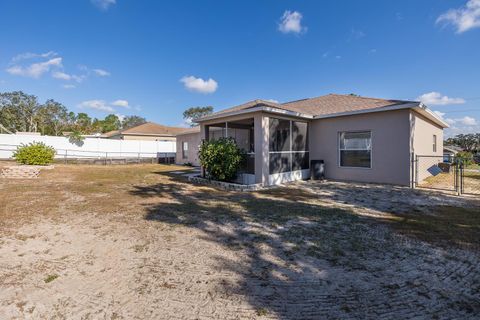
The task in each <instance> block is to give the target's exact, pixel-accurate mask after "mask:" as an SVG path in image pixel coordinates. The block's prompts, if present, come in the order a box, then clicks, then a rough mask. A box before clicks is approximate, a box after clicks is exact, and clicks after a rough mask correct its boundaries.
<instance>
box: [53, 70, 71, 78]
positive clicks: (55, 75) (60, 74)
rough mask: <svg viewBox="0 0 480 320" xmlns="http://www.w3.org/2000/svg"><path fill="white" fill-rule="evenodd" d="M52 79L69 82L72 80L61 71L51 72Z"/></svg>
mask: <svg viewBox="0 0 480 320" xmlns="http://www.w3.org/2000/svg"><path fill="white" fill-rule="evenodd" d="M52 77H54V78H55V79H61V80H71V79H72V76H71V75H69V74H66V73H65V72H61V71H55V72H53V73H52Z"/></svg>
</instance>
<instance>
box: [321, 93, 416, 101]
mask: <svg viewBox="0 0 480 320" xmlns="http://www.w3.org/2000/svg"><path fill="white" fill-rule="evenodd" d="M328 96H341V97H352V98H361V99H369V100H382V101H405V102H419V101H415V100H402V99H385V98H374V97H365V96H359V95H351V94H341V93H329V94H328ZM320 97H322V96H319V97H316V98H320Z"/></svg>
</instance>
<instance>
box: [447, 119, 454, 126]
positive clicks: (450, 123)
mask: <svg viewBox="0 0 480 320" xmlns="http://www.w3.org/2000/svg"><path fill="white" fill-rule="evenodd" d="M445 122H446V123H448V124H449V125H452V124H455V122H456V121H455V119H451V118H446V119H445Z"/></svg>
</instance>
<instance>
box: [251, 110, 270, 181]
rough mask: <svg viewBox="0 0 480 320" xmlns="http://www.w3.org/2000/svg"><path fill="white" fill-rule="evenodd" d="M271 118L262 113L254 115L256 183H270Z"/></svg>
mask: <svg viewBox="0 0 480 320" xmlns="http://www.w3.org/2000/svg"><path fill="white" fill-rule="evenodd" d="M268 142H269V118H268V117H267V116H265V115H264V114H262V113H258V114H255V116H254V145H255V183H263V184H264V185H267V184H268V174H269V171H268V164H269V159H268Z"/></svg>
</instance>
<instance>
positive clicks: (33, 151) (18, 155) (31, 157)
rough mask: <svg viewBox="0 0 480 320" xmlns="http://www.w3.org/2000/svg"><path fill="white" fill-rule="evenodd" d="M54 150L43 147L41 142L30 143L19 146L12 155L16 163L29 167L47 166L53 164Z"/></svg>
mask: <svg viewBox="0 0 480 320" xmlns="http://www.w3.org/2000/svg"><path fill="white" fill-rule="evenodd" d="M54 156H55V149H53V148H52V147H49V146H47V145H45V144H44V143H43V142H32V143H29V144H21V145H20V146H18V147H17V150H16V151H15V152H14V153H13V158H14V159H15V160H17V162H19V163H22V164H30V165H47V164H49V163H52V162H53V157H54Z"/></svg>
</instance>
